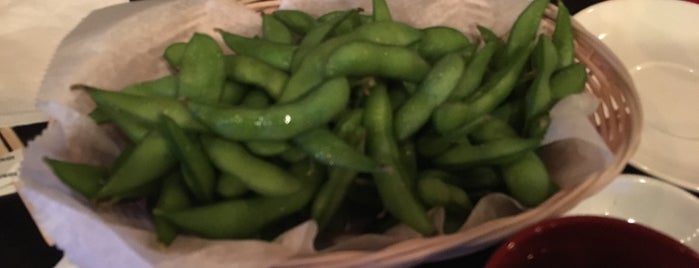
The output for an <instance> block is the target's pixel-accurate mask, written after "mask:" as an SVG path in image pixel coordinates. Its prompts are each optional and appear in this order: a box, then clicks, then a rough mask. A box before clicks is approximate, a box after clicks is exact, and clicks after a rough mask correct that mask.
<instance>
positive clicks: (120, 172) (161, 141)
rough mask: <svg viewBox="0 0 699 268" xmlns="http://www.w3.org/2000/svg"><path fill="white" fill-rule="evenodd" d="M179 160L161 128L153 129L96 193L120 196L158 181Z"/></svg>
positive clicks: (104, 196) (101, 195) (104, 195)
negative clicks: (160, 130) (173, 154)
mask: <svg viewBox="0 0 699 268" xmlns="http://www.w3.org/2000/svg"><path fill="white" fill-rule="evenodd" d="M176 164H177V161H176V160H175V158H173V157H172V152H171V151H170V147H169V145H168V142H167V140H165V137H163V135H162V134H160V132H158V131H156V130H151V131H150V132H149V133H148V134H147V135H146V136H145V137H143V138H142V139H141V140H140V141H138V143H136V145H135V147H134V148H133V151H131V153H130V154H129V157H128V158H127V159H124V161H123V162H122V163H121V164H120V165H119V166H118V167H117V168H116V169H115V170H114V172H113V173H112V174H111V176H110V177H109V179H107V182H106V183H105V185H104V187H102V189H100V191H99V192H98V193H97V195H96V197H97V198H98V199H103V198H107V197H116V198H119V197H120V196H122V195H126V194H129V193H130V192H132V191H134V190H135V189H138V188H139V187H142V186H144V185H147V184H148V183H150V182H153V181H156V180H158V179H159V178H161V177H162V176H163V175H165V174H166V173H167V172H168V171H170V170H171V169H172V168H173V167H174V166H175V165H176Z"/></svg>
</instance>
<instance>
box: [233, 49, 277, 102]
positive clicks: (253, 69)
mask: <svg viewBox="0 0 699 268" xmlns="http://www.w3.org/2000/svg"><path fill="white" fill-rule="evenodd" d="M224 62H225V66H226V75H227V77H228V78H229V79H232V80H234V81H237V82H240V83H244V84H251V85H255V86H258V87H261V88H263V89H265V91H266V92H267V93H268V94H269V95H270V96H272V97H273V98H279V96H280V95H281V94H282V90H284V85H286V81H287V80H289V76H288V75H287V74H286V72H284V71H281V70H279V69H276V68H274V67H272V66H270V65H268V64H266V63H264V62H262V61H260V60H258V59H255V58H253V57H248V56H245V55H227V56H225V58H224Z"/></svg>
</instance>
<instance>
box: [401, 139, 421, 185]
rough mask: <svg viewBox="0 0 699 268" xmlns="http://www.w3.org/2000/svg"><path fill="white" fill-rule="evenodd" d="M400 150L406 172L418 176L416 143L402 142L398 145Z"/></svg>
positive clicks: (411, 175)
mask: <svg viewBox="0 0 699 268" xmlns="http://www.w3.org/2000/svg"><path fill="white" fill-rule="evenodd" d="M398 150H399V152H400V156H401V160H402V161H401V163H403V167H404V168H405V172H407V174H409V176H410V177H417V170H418V167H417V146H415V143H414V142H412V141H405V142H402V143H400V144H399V145H398Z"/></svg>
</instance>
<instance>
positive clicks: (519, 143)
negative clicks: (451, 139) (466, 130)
mask: <svg viewBox="0 0 699 268" xmlns="http://www.w3.org/2000/svg"><path fill="white" fill-rule="evenodd" d="M539 143H540V140H539V139H522V138H516V137H512V138H503V139H498V140H493V141H489V142H486V143H481V144H478V145H467V144H463V145H458V146H455V147H453V148H451V149H449V150H448V151H446V152H445V153H443V154H442V155H440V156H438V157H437V158H436V159H434V163H435V164H437V165H439V166H442V167H447V168H452V169H466V168H472V167H475V166H477V165H492V164H502V163H507V162H511V161H513V160H515V159H517V158H519V157H521V155H522V154H524V153H526V152H529V151H532V150H534V149H535V148H536V147H538V146H539Z"/></svg>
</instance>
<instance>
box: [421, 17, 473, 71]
mask: <svg viewBox="0 0 699 268" xmlns="http://www.w3.org/2000/svg"><path fill="white" fill-rule="evenodd" d="M422 32H423V33H424V36H423V37H422V39H421V40H420V42H418V43H417V44H416V46H417V51H418V52H419V53H420V55H421V56H422V57H424V58H425V59H426V60H428V61H430V62H434V61H436V60H438V59H440V58H441V57H443V56H444V55H446V54H449V53H452V52H456V51H459V50H461V49H464V48H466V47H467V46H468V45H470V44H471V41H470V40H468V37H466V35H464V33H462V32H460V31H458V30H456V29H454V28H451V27H447V26H433V27H428V28H425V29H422Z"/></svg>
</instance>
